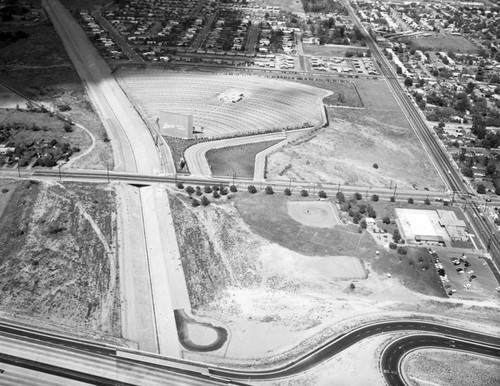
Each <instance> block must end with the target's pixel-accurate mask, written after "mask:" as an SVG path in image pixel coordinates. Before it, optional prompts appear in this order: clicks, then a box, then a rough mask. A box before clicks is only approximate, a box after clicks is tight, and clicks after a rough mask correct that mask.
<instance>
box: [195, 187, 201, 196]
mask: <svg viewBox="0 0 500 386" xmlns="http://www.w3.org/2000/svg"><path fill="white" fill-rule="evenodd" d="M202 194H203V192H202V191H201V188H200V187H199V186H197V187H196V195H197V196H201V195H202Z"/></svg>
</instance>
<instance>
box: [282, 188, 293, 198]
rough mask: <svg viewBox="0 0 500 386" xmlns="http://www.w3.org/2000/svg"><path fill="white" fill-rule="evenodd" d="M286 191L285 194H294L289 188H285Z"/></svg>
mask: <svg viewBox="0 0 500 386" xmlns="http://www.w3.org/2000/svg"><path fill="white" fill-rule="evenodd" d="M283 192H284V193H285V196H291V195H292V191H291V190H290V189H288V188H285V190H284V191H283Z"/></svg>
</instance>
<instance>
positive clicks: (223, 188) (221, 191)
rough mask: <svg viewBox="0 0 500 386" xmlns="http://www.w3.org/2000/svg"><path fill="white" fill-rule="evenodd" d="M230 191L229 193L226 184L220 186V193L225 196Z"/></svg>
mask: <svg viewBox="0 0 500 386" xmlns="http://www.w3.org/2000/svg"><path fill="white" fill-rule="evenodd" d="M228 193H229V190H227V188H226V187H225V186H221V188H220V194H222V195H223V196H225V195H227V194H228Z"/></svg>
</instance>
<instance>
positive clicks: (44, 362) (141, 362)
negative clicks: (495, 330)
mask: <svg viewBox="0 0 500 386" xmlns="http://www.w3.org/2000/svg"><path fill="white" fill-rule="evenodd" d="M394 331H408V332H409V333H413V332H415V331H425V332H426V334H427V335H425V337H426V339H430V340H434V341H435V342H434V344H433V345H434V346H436V347H447V348H450V339H452V340H454V341H456V342H458V341H460V342H467V343H466V344H465V345H461V346H459V347H456V348H457V349H464V350H466V351H472V352H479V353H481V354H486V355H493V356H495V357H500V337H499V336H491V335H484V334H480V333H477V332H474V331H468V330H463V329H458V328H453V327H449V326H446V325H441V324H436V323H429V322H421V321H403V320H394V321H387V322H380V323H373V324H369V325H365V326H362V327H360V328H357V329H354V330H352V331H350V332H347V333H345V334H341V335H339V336H338V337H336V338H333V339H331V340H329V341H328V342H326V343H325V344H323V345H322V346H320V347H317V348H316V349H313V350H312V351H310V352H308V353H306V354H305V355H303V356H301V357H299V358H297V359H295V360H293V361H292V362H290V363H288V364H286V365H284V366H281V367H278V368H273V369H269V370H252V369H249V370H237V369H231V368H222V367H212V366H209V365H206V364H201V363H196V362H191V361H187V360H178V359H173V358H162V357H159V356H156V355H151V354H145V353H141V352H137V351H134V350H128V349H122V348H115V347H112V346H109V345H108V346H106V345H102V344H95V343H89V342H86V341H83V340H77V339H72V338H67V337H62V336H59V335H57V334H54V333H40V332H38V331H35V330H32V329H28V328H19V327H14V326H12V325H9V324H5V323H0V345H1V347H2V353H1V354H0V368H1V366H2V363H8V364H10V365H16V366H18V367H23V368H28V369H31V370H36V371H40V372H42V373H49V374H53V375H58V376H60V377H63V378H69V379H73V380H78V381H84V382H85V381H86V382H90V383H93V384H105V385H107V384H117V382H119V384H125V385H127V384H133V385H142V384H144V385H156V384H163V385H164V384H175V385H200V384H206V385H210V384H233V385H234V384H241V383H240V380H241V382H244V381H245V380H248V381H250V380H253V381H257V380H266V379H267V380H271V379H279V378H283V377H288V376H293V375H296V374H299V373H302V372H304V371H306V370H309V369H311V368H313V367H314V366H317V365H318V364H320V363H322V362H324V361H326V360H329V359H331V358H332V357H333V356H335V355H336V354H338V353H340V352H341V351H343V350H345V349H347V348H348V347H350V346H352V345H354V344H356V343H357V342H360V341H362V340H363V339H366V338H368V337H371V336H375V335H379V334H384V333H388V332H394ZM419 335H421V334H416V336H417V337H418V336H419ZM443 335H445V336H446V338H445V339H442V338H441V337H442V336H443ZM413 336H415V334H414V335H413ZM413 336H411V337H408V339H411V338H412V337H413ZM417 339H419V338H417ZM440 339H441V340H440ZM409 342H410V340H408V344H410V343H409ZM428 344H429V342H427V341H425V342H422V345H418V344H415V343H412V347H417V348H418V347H426V346H428ZM485 345H486V346H488V348H487V349H486V350H485V348H484V347H485ZM392 347H394V346H389V349H387V350H386V351H385V353H387V356H386V358H387V361H386V362H383V363H381V364H382V366H383V369H384V370H388V372H387V371H385V373H386V374H389V375H397V374H394V373H393V372H392V371H394V370H393V366H398V363H399V362H398V360H396V359H395V358H396V356H395V355H394V354H392V353H393V352H394V350H395V349H393V348H392ZM384 355H385V354H384ZM389 362H390V363H389ZM385 366H389V367H385ZM396 368H398V367H396ZM398 373H399V371H398ZM1 376H2V374H0V381H1V379H2V378H1ZM397 381H398V380H397V379H396V378H395V377H393V378H391V379H390V380H389V384H390V385H393V384H398V383H397ZM169 382H170V383H169ZM0 383H1V382H0Z"/></svg>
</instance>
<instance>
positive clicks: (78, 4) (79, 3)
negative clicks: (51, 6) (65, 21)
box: [61, 0, 110, 10]
mask: <svg viewBox="0 0 500 386" xmlns="http://www.w3.org/2000/svg"><path fill="white" fill-rule="evenodd" d="M109 3H110V1H109V0H61V4H62V5H64V6H65V7H66V8H68V9H70V10H74V9H90V10H93V9H95V8H102V7H103V6H105V5H106V4H109Z"/></svg>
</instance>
